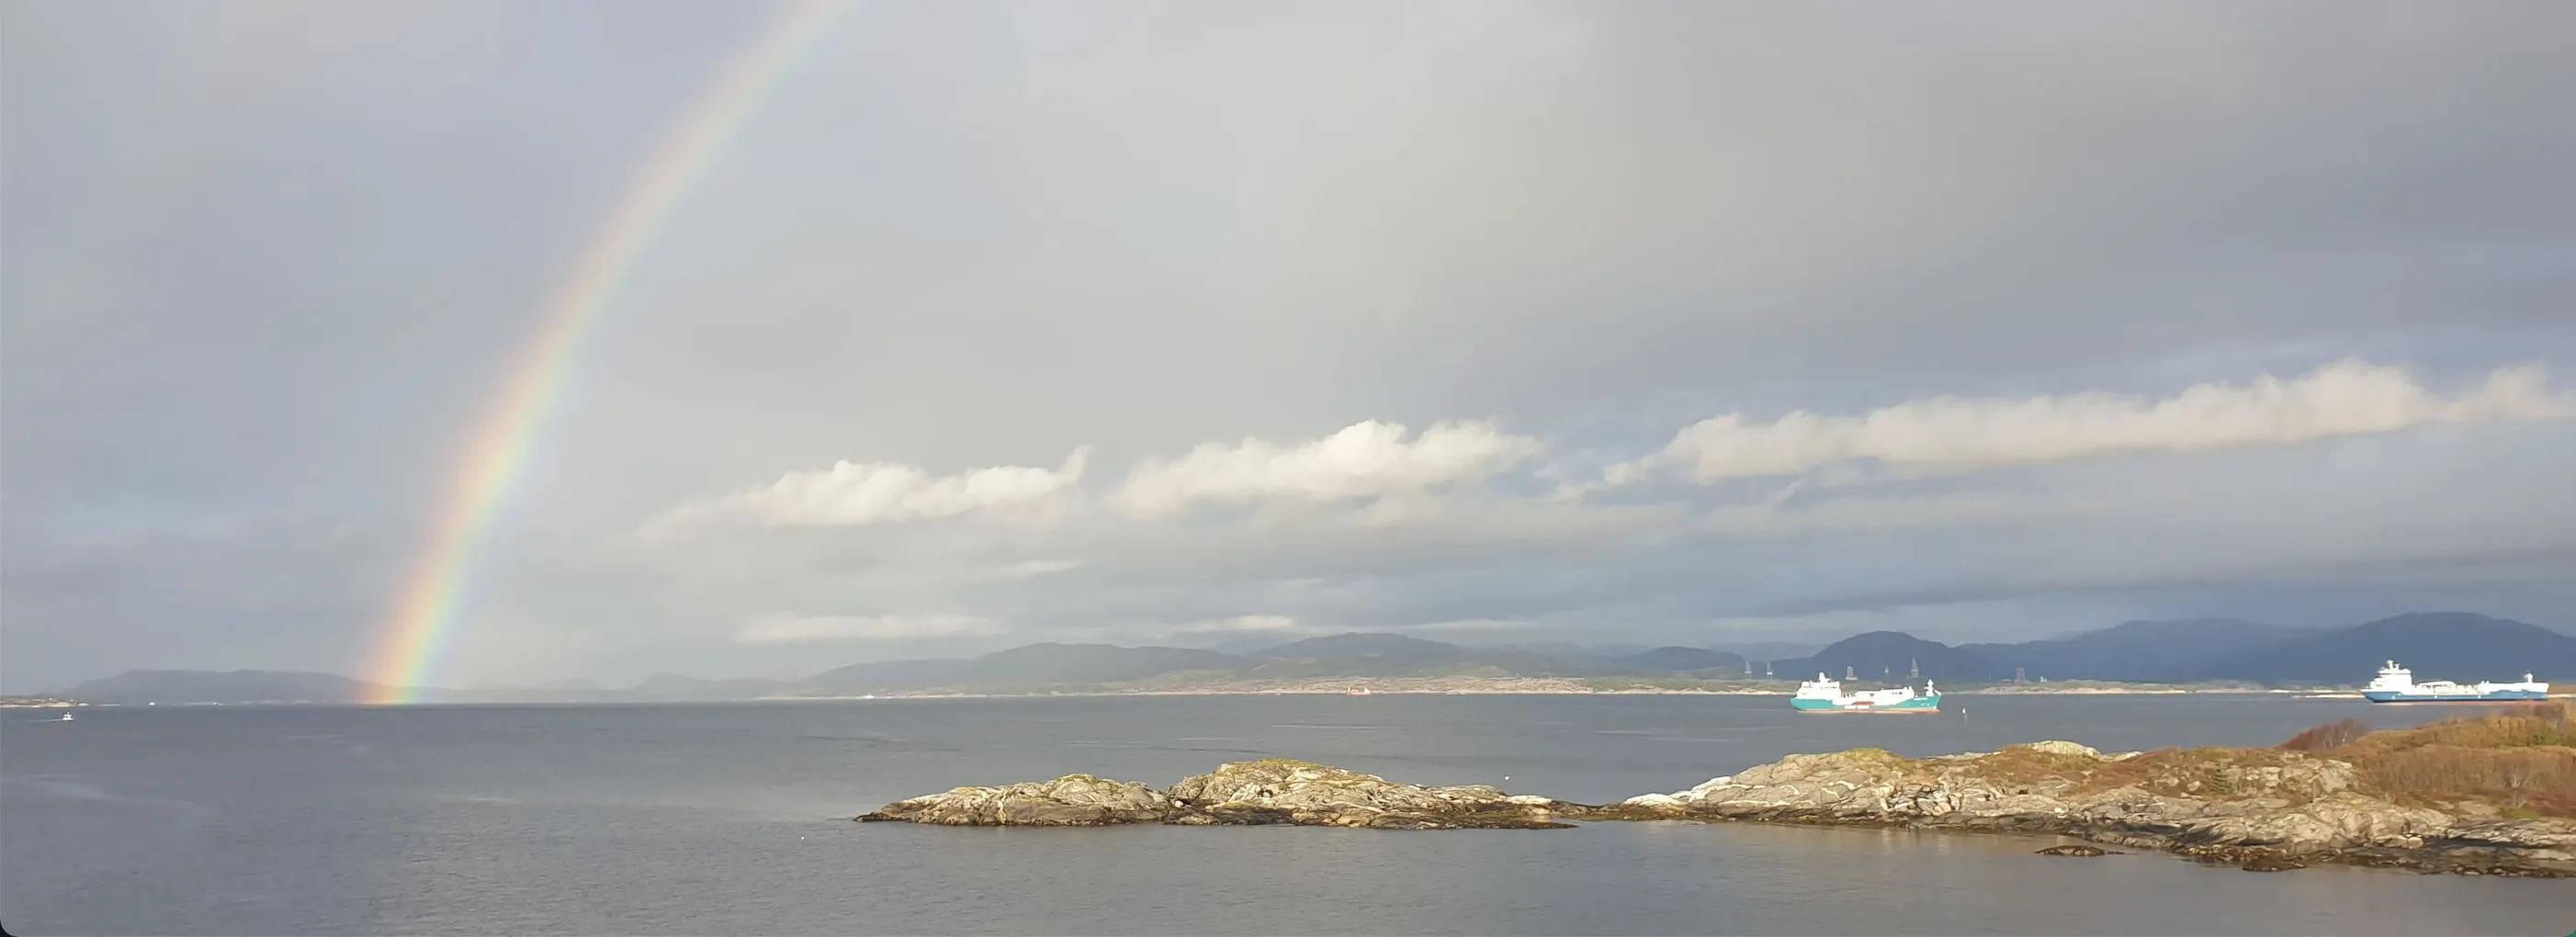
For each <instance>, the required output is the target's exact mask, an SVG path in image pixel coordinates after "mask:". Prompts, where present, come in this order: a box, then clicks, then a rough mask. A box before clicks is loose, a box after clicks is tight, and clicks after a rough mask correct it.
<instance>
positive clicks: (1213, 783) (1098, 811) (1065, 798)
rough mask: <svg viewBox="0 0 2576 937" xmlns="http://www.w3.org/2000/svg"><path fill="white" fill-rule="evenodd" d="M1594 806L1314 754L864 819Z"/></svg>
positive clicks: (1505, 814)
mask: <svg viewBox="0 0 2576 937" xmlns="http://www.w3.org/2000/svg"><path fill="white" fill-rule="evenodd" d="M1592 809H1594V808H1591V807H1588V806H1584V805H1581V804H1567V803H1561V802H1559V801H1555V800H1550V799H1548V798H1545V797H1528V796H1519V797H1516V796H1513V795H1510V794H1506V793H1503V791H1502V790H1500V789H1498V788H1492V787H1486V786H1483V785H1468V786H1457V787H1422V786H1419V785H1413V784H1399V783H1396V782H1393V781H1389V780H1387V779H1385V778H1381V777H1378V776H1376V775H1373V774H1361V773H1359V772H1356V771H1347V770H1344V769H1341V768H1335V767H1330V766H1327V765H1319V764H1315V763H1312V762H1305V761H1295V760H1290V759H1282V758H1274V759H1266V760H1262V761H1240V762H1232V763H1228V764H1225V765H1221V766H1219V767H1218V768H1217V769H1216V770H1215V771H1212V772H1209V773H1207V774H1202V775H1198V776H1195V777H1191V778H1188V779H1185V780H1183V781H1182V782H1181V783H1179V784H1177V785H1174V786H1173V787H1172V789H1171V790H1170V791H1168V792H1166V791H1157V790H1155V789H1153V788H1151V787H1147V786H1145V785H1143V784H1138V783H1135V782H1132V781H1107V780H1102V779H1100V778H1095V777H1092V776H1090V775H1083V774H1076V775H1067V776H1065V777H1061V778H1057V779H1055V780H1053V781H1037V782H1029V783H1023V784H1013V785H1010V786H1008V787H960V788H956V789H954V790H951V791H948V792H947V793H944V794H932V795H929V796H927V797H915V798H913V799H910V800H902V801H896V802H894V803H891V804H887V805H886V806H885V807H884V808H882V809H879V810H877V811H876V812H874V813H870V814H867V815H865V816H862V817H859V819H860V820H861V821H863V822H879V821H903V822H910V823H934V824H943V825H948V826H1108V825H1113V824H1121V823H1170V824H1176V825H1183V826H1214V825H1262V824H1288V825H1295V826H1344V827H1368V828H1373V829H1398V830H1450V829H1562V828H1565V827H1569V826H1572V824H1569V823H1562V822H1558V821H1557V820H1555V819H1554V817H1556V816H1558V815H1561V814H1566V813H1582V812H1586V811H1589V810H1592Z"/></svg>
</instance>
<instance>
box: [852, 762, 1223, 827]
mask: <svg viewBox="0 0 2576 937" xmlns="http://www.w3.org/2000/svg"><path fill="white" fill-rule="evenodd" d="M1178 812H1179V811H1178V810H1176V809H1175V808H1174V807H1173V805H1172V801H1171V798H1169V797H1167V796H1164V795H1163V793H1162V792H1161V791H1157V790H1155V789H1153V788H1151V787H1147V786H1145V785H1143V784H1139V783H1137V782H1134V781H1112V780H1108V779H1105V778H1095V777H1092V776H1091V775H1088V774H1068V775H1065V776H1064V777H1060V778H1057V779H1055V780H1052V781H1029V782H1025V783H1020V784H1013V785H1009V786H1007V787H960V788H955V789H952V790H950V791H948V792H947V793H943V794H932V795H929V796H927V797H915V798H912V799H911V800H899V801H896V802H894V803H891V804H887V805H885V807H884V808H882V809H879V810H878V811H876V812H875V813H871V814H868V815H866V816H862V817H860V818H859V820H860V821H861V822H871V823H872V822H879V821H889V820H899V821H903V822H907V823H930V824H937V825H941V826H1112V825H1116V824H1120V823H1159V822H1162V821H1163V820H1165V819H1168V818H1170V817H1172V816H1174V815H1176V814H1177V813H1178Z"/></svg>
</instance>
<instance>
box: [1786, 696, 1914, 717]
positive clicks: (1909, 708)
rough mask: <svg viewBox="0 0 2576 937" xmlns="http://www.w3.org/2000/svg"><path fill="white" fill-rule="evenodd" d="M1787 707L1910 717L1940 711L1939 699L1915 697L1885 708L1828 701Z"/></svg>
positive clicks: (1799, 701) (1801, 701) (1801, 702)
mask: <svg viewBox="0 0 2576 937" xmlns="http://www.w3.org/2000/svg"><path fill="white" fill-rule="evenodd" d="M1789 705H1791V706H1794V707H1796V708H1797V710H1798V711H1799V712H1802V713H1905V714H1912V715H1929V714H1935V713H1939V712H1940V711H1941V698H1940V697H1938V696H1917V697H1915V698H1913V699H1910V700H1906V701H1904V702H1901V703H1889V704H1887V705H1885V706H1855V705H1850V704H1845V703H1841V702H1837V701H1835V700H1829V699H1792V700H1790V701H1789Z"/></svg>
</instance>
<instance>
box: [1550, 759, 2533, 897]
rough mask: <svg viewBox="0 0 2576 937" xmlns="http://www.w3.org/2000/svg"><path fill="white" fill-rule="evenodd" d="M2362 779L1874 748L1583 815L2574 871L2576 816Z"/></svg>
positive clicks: (2262, 764) (2276, 862)
mask: <svg viewBox="0 0 2576 937" xmlns="http://www.w3.org/2000/svg"><path fill="white" fill-rule="evenodd" d="M2354 779H2355V772H2354V769H2353V766H2352V765H2350V764H2348V763H2345V762H2342V761H2337V760H2334V759H2331V758H2319V757H2311V756H2308V755H2303V754H2299V753H2296V752H2281V751H2270V750H2230V749H2206V750H2198V751H2186V752H2153V753H2144V754H2141V753H2135V752H2132V753H2124V754H2120V755H2104V754H2103V753H2102V752H2100V751H2097V750H2095V749H2093V748H2091V747H2089V746H2084V745H2079V744H2076V743H2073V742H2058V741H2051V742H2039V743H2035V744H2031V745H2016V746H2012V747H2009V748H2006V749H2005V750H2003V751H2001V752H1989V753H1982V754H1974V755H1952V756H1943V757H1937V758H1923V759H1912V758H1904V757H1901V756H1898V755H1895V754H1893V753H1890V752H1886V751H1881V750H1878V749H1867V748H1864V749H1854V750H1851V751H1845V752H1835V753H1831V754H1822V755H1791V756H1789V757H1787V758H1783V759H1781V760H1779V761H1776V762H1773V763H1771V764H1767V765H1760V766H1757V767H1753V768H1748V769H1746V770H1744V771H1742V772H1739V773H1737V774H1733V775H1726V776H1721V777H1717V778H1712V779H1710V780H1709V781H1708V782H1707V783H1705V784H1701V785H1699V786H1698V787H1694V788H1691V789H1689V790H1686V791H1676V792H1674V793H1671V794H1647V795H1644V796H1641V797H1632V798H1629V799H1628V800H1626V801H1622V802H1620V803H1617V804H1611V805H1608V806H1605V807H1601V808H1598V809H1596V810H1594V811H1591V812H1590V813H1588V814H1586V815H1585V816H1586V817H1587V818H1590V819H1599V820H1658V819H1670V820H1764V821H1773V822H1788V823H1823V824H1861V825H1874V826H1902V827H1915V828H1926V829H1971V830H1993V831H1999V832H2029V833H2056V834H2062V835H2071V836H2078V837H2082V838H2085V839H2089V840H2093V841H2096V842H2103V843H2112V844H2118V845H2125V846H2135V847H2140V848H2152V849H2165V850H2171V851H2176V852H2183V853H2186V854H2189V855H2194V856H2195V857H2199V858H2203V859H2208V860H2211V861H2221V862H2225V863H2227V864H2233V865H2240V866H2243V867H2246V868H2249V869H2255V870H2258V871H2277V870H2286V869H2292V868H2299V867H2301V865H2300V863H2301V862H2302V861H2335V862H2352V863H2357V864H2364V865H2395V866H2406V867H2412V868H2423V869H2430V870H2436V871H2477V872H2479V873H2481V874H2509V875H2530V876H2540V877H2569V876H2576V822H2570V821H2566V820H2556V819H2517V820H2506V819H2495V818H2491V817H2480V818H2472V817H2465V816H2454V815H2452V814H2448V813H2445V812H2443V811H2440V810H2434V809H2430V808H2426V807H2420V806H2407V805H2402V804H2397V803H2392V802H2390V801H2387V800H2383V799H2379V798H2376V797H2371V796H2368V795H2365V794H2362V793H2360V792H2358V791H2356V790H2354V783H2355V782H2354ZM2050 854H2052V855H2074V854H2079V853H2072V852H2052V853H2050Z"/></svg>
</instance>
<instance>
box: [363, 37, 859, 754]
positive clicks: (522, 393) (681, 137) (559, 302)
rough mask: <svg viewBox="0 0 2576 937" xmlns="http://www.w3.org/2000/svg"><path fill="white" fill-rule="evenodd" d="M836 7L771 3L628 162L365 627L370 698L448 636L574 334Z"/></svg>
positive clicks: (403, 688) (582, 330) (398, 693)
mask: <svg viewBox="0 0 2576 937" xmlns="http://www.w3.org/2000/svg"><path fill="white" fill-rule="evenodd" d="M839 12H840V2H839V0H788V2H785V3H782V4H780V5H779V6H778V7H777V8H776V9H775V10H774V11H773V12H772V14H771V16H770V17H769V19H768V21H767V22H765V23H764V24H762V25H761V27H760V28H759V29H758V30H757V31H755V32H754V33H753V35H752V37H751V39H750V41H749V42H748V43H747V44H746V45H745V46H744V48H743V49H742V50H741V52H739V53H738V54H737V55H736V57H735V58H734V59H733V60H732V61H731V62H730V63H728V64H727V65H726V67H724V68H723V69H721V70H719V71H718V72H717V73H716V75H715V76H714V78H713V80H712V81H711V82H709V83H708V84H707V86H706V87H705V89H704V90H702V91H701V92H700V93H699V94H698V96H697V97H696V99H695V100H693V101H692V102H691V103H690V104H689V107H688V109H687V110H685V111H683V112H682V113H681V115H680V119H679V120H678V121H677V122H676V123H674V124H673V125H672V127H671V129H670V130H669V132H668V134H667V136H665V137H664V138H663V140H662V141H661V143H660V145H659V146H657V147H656V148H655V149H654V150H653V151H652V153H651V154H650V156H649V158H647V159H646V160H645V161H644V162H643V163H642V164H641V165H639V166H637V167H636V170H635V174H634V176H633V177H632V178H630V179H628V180H627V183H626V187H625V189H624V190H623V191H621V192H620V193H619V197H618V201H617V203H616V205H615V206H614V209H613V210H612V211H611V212H610V213H609V215H608V218H607V219H606V220H605V221H604V222H603V223H601V224H600V226H599V229H598V232H597V234H596V235H595V236H594V237H593V238H592V239H591V241H590V245H589V247H588V248H586V249H584V250H583V251H582V254H581V260H580V262H579V263H578V264H576V265H575V266H574V267H573V268H572V270H571V271H570V272H569V273H568V274H567V275H565V276H564V277H563V279H562V280H561V281H559V282H558V283H557V284H556V286H555V289H554V291H553V293H552V294H551V295H550V296H549V297H548V298H547V300H546V304H545V306H544V308H543V309H542V310H540V311H539V312H538V314H537V318H536V327H535V329H534V330H533V331H532V333H531V334H530V335H529V337H528V341H527V344H526V345H525V346H524V348H523V350H522V351H521V352H520V354H519V358H518V362H517V364H516V365H515V366H514V367H513V368H512V369H511V371H510V373H509V375H508V377H507V378H506V379H505V381H504V382H503V384H502V385H501V387H500V391H499V393H498V394H497V395H496V396H495V397H494V399H493V400H492V402H491V404H490V408H489V409H488V410H486V411H485V413H484V415H483V418H482V420H481V421H480V422H478V423H476V424H475V427H474V431H473V435H471V436H469V437H467V440H466V444H465V446H464V447H463V449H462V450H461V451H460V452H459V453H458V455H457V459H456V462H455V464H454V465H453V466H452V468H451V471H450V473H449V479H448V483H447V487H446V490H445V495H444V498H443V499H442V500H441V502H440V506H439V511H438V514H437V516H436V517H435V518H434V519H433V522H432V524H431V526H430V530H429V532H428V535H427V536H426V537H425V538H424V540H423V541H422V543H421V544H420V547H419V551H418V555H417V556H416V557H415V559H414V560H413V562H412V564H411V566H410V567H409V572H408V573H406V574H405V576H404V577H403V581H402V584H401V586H400V588H399V590H398V591H397V592H396V593H395V595H394V599H393V602H392V605H391V606H390V607H389V608H388V609H387V610H386V612H385V615H384V618H383V620H382V621H381V622H379V623H378V625H377V627H376V631H375V634H376V638H375V641H374V646H373V648H372V649H371V651H370V652H369V655H368V658H367V662H366V664H365V665H364V668H363V671H362V672H363V673H365V674H366V675H367V676H366V678H365V679H366V681H367V682H368V683H370V684H373V685H374V686H373V687H372V688H371V689H370V690H369V700H368V701H369V702H372V703H410V702H416V701H417V700H418V698H419V693H420V690H421V687H422V685H423V684H425V683H426V682H427V677H428V676H429V673H430V670H431V668H432V667H433V666H435V665H436V664H437V663H438V660H439V652H440V651H441V650H442V648H443V647H444V645H445V644H446V643H447V641H448V639H449V638H451V637H452V636H453V632H454V630H455V625H456V616H457V612H458V611H459V610H461V609H462V608H463V607H464V605H465V599H466V596H467V594H468V592H469V591H470V587H471V586H472V584H473V578H474V574H475V573H476V571H477V570H478V569H479V567H480V566H481V565H482V564H481V563H480V562H479V560H480V559H481V556H480V554H481V552H482V550H483V548H484V546H485V544H486V542H487V541H488V540H489V539H490V534H491V532H492V528H493V525H494V522H495V521H497V520H498V519H499V517H500V514H501V509H502V508H503V507H505V506H506V505H507V504H508V502H509V500H510V494H511V491H512V490H513V489H515V488H516V487H517V486H518V482H519V477H520V475H521V474H522V472H523V471H524V470H525V469H526V467H527V463H528V456H529V453H530V451H531V450H532V449H534V447H535V443H536V441H537V437H538V432H539V431H540V430H541V429H543V428H544V426H545V424H546V422H547V418H548V417H550V416H551V415H552V414H553V412H554V410H555V409H556V408H557V406H558V404H559V403H560V402H561V399H562V396H563V390H564V387H565V385H566V383H567V382H568V380H569V378H570V377H571V375H572V373H573V372H574V370H576V365H577V364H578V363H579V360H580V353H581V349H582V344H583V339H584V338H586V337H588V335H589V334H590V332H591V329H592V327H593V326H595V325H596V324H597V323H598V321H599V319H600V315H601V313H603V312H605V311H606V310H607V308H608V306H609V304H610V302H611V301H612V300H614V299H615V298H616V296H617V291H618V288H619V286H621V285H622V284H624V283H625V282H626V280H627V278H628V275H629V274H630V273H632V272H633V271H634V269H635V265H636V262H637V261H638V260H640V259H641V258H642V257H643V255H644V252H645V250H646V248H649V247H651V246H652V244H653V242H654V241H655V240H656V239H657V237H658V236H659V235H660V234H661V232H662V229H663V228H664V227H666V226H668V225H669V224H670V221H671V216H672V213H673V211H674V210H675V209H677V208H678V207H679V205H680V204H681V202H682V201H683V200H684V199H685V198H686V196H687V195H688V192H689V190H690V189H691V188H692V187H694V186H695V185H696V183H697V181H698V180H699V178H700V177H702V176H703V175H705V172H706V170H707V167H708V166H710V165H712V164H713V163H714V162H715V160H716V158H717V157H718V156H719V155H721V153H722V152H723V150H724V145H725V143H726V142H727V141H728V140H729V139H731V138H732V136H733V135H734V133H735V131H736V130H737V129H739V128H740V127H741V126H742V123H743V121H744V119H745V118H748V117H749V116H750V115H751V114H752V113H753V112H754V111H756V110H758V109H759V105H760V102H761V100H762V99H763V98H766V97H767V96H768V95H769V94H770V92H771V91H772V90H774V89H775V88H776V87H777V85H778V82H779V79H781V78H782V77H784V76H785V75H786V73H787V71H788V69H789V68H790V67H791V66H793V65H794V64H795V63H796V61H797V60H798V59H799V58H800V57H801V56H802V53H803V51H804V50H805V49H806V48H807V47H808V46H810V45H812V43H813V41H814V39H815V38H816V37H818V36H820V35H821V34H822V33H824V32H825V31H826V30H827V29H828V28H829V27H830V26H831V24H832V22H833V20H834V19H835V18H836V16H837V14H838V13H839Z"/></svg>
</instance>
